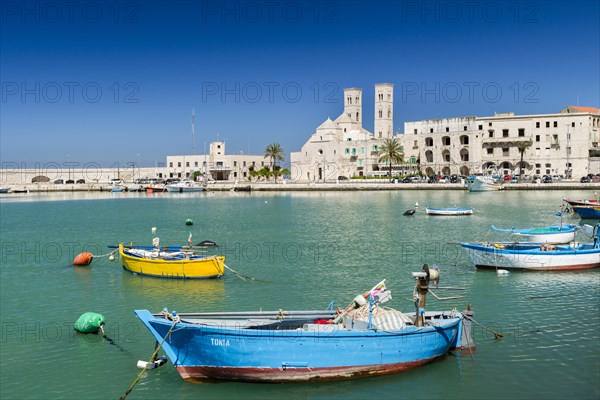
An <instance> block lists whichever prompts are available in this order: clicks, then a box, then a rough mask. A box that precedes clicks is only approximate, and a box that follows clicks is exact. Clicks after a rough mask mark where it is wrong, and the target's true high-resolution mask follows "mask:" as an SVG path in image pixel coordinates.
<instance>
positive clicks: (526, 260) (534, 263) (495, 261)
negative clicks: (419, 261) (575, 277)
mask: <svg viewBox="0 0 600 400" xmlns="http://www.w3.org/2000/svg"><path fill="white" fill-rule="evenodd" d="M593 231H594V232H593V242H592V243H577V242H571V243H569V244H564V245H554V244H550V243H533V242H516V243H508V242H506V243H505V242H502V243H491V242H487V243H460V245H461V246H462V247H463V248H464V249H466V250H468V254H469V257H470V259H471V262H473V264H475V267H476V268H479V269H499V268H502V269H507V270H521V271H529V270H540V271H568V270H579V269H589V268H596V267H600V244H599V242H598V225H597V226H596V227H595V228H594V229H593Z"/></svg>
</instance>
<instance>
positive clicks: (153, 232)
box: [151, 226, 156, 235]
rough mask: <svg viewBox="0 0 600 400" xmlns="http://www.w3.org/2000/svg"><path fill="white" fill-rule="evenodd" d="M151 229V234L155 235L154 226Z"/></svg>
mask: <svg viewBox="0 0 600 400" xmlns="http://www.w3.org/2000/svg"><path fill="white" fill-rule="evenodd" d="M151 231H152V234H153V235H156V227H155V226H153V227H152V229H151Z"/></svg>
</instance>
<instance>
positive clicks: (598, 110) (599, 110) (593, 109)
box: [563, 106, 600, 114]
mask: <svg viewBox="0 0 600 400" xmlns="http://www.w3.org/2000/svg"><path fill="white" fill-rule="evenodd" d="M565 110H569V111H570V110H573V111H574V112H582V113H592V114H600V108H596V107H583V106H567V107H566V108H565ZM565 110H563V112H564V111H565ZM569 111H567V112H569Z"/></svg>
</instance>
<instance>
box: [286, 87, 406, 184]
mask: <svg viewBox="0 0 600 400" xmlns="http://www.w3.org/2000/svg"><path fill="white" fill-rule="evenodd" d="M374 106H375V113H374V131H375V132H369V131H368V130H367V129H365V128H364V127H363V126H362V89H360V88H347V89H344V110H343V112H342V113H341V114H340V115H339V116H338V117H337V118H336V119H334V120H332V119H330V118H327V120H325V122H323V123H322V124H321V125H319V126H318V127H317V129H316V130H315V132H314V133H313V134H312V135H311V137H310V138H309V139H308V141H307V142H306V143H305V144H304V145H303V146H302V149H301V150H300V151H298V152H293V153H291V155H290V159H291V172H292V174H291V179H292V180H293V181H297V182H314V181H333V180H336V179H338V178H340V177H346V178H349V177H355V176H378V175H383V176H385V175H387V173H388V168H389V167H388V166H386V164H384V163H379V161H378V159H379V155H380V152H379V149H380V147H381V144H382V143H383V141H384V140H385V139H391V138H392V137H393V132H394V122H393V121H394V85H392V84H391V83H379V84H376V85H375V102H374ZM412 161H413V166H414V167H416V158H415V159H413V160H412ZM406 168H407V166H406V165H393V166H392V169H393V171H394V173H400V172H403V170H404V169H406Z"/></svg>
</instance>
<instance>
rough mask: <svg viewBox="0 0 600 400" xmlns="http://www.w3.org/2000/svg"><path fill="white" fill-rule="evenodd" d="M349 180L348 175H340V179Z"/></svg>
mask: <svg viewBox="0 0 600 400" xmlns="http://www.w3.org/2000/svg"><path fill="white" fill-rule="evenodd" d="M347 180H348V177H347V176H344V175H340V176H338V181H347Z"/></svg>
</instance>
